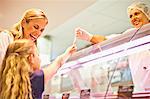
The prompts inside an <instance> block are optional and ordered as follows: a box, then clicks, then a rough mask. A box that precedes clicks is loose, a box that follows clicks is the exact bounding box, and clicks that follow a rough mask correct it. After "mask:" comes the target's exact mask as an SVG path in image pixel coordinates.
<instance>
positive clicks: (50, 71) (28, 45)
mask: <svg viewBox="0 0 150 99" xmlns="http://www.w3.org/2000/svg"><path fill="white" fill-rule="evenodd" d="M75 51H76V46H75V45H72V46H71V47H69V48H68V49H67V50H66V52H65V53H64V54H62V55H60V56H59V57H58V58H57V59H56V60H57V61H54V62H53V63H52V64H50V66H48V67H46V68H44V69H40V59H39V56H38V53H37V49H36V46H35V44H34V43H33V42H31V41H30V40H25V39H22V40H15V41H14V42H13V43H11V44H10V45H9V46H8V49H7V52H6V55H5V57H4V60H3V63H2V66H1V68H0V78H1V80H0V97H1V99H41V95H42V92H43V91H44V83H46V82H47V81H48V80H49V79H50V78H51V77H52V76H53V75H54V74H55V73H56V71H57V70H58V68H60V66H62V64H64V63H65V62H66V60H67V59H68V58H69V57H70V56H71V54H72V53H74V52H75Z"/></svg>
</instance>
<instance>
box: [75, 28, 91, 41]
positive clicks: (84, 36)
mask: <svg viewBox="0 0 150 99" xmlns="http://www.w3.org/2000/svg"><path fill="white" fill-rule="evenodd" d="M75 35H76V37H77V38H78V39H81V40H86V41H90V40H91V39H92V37H93V35H92V34H90V33H89V32H87V31H86V30H84V29H82V28H76V29H75Z"/></svg>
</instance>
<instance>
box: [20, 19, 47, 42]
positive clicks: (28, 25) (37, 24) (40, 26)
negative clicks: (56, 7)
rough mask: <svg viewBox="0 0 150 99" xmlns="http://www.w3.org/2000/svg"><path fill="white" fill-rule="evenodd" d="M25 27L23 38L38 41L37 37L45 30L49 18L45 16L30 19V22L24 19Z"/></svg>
mask: <svg viewBox="0 0 150 99" xmlns="http://www.w3.org/2000/svg"><path fill="white" fill-rule="evenodd" d="M24 21H25V22H24V24H23V25H22V27H23V38H25V39H30V40H32V41H36V40H37V38H38V37H39V36H40V35H41V34H42V32H43V31H44V28H45V26H46V25H47V20H46V19H44V18H38V19H30V20H29V21H28V22H27V21H26V20H24Z"/></svg>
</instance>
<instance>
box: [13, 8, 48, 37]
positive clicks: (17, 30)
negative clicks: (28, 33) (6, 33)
mask: <svg viewBox="0 0 150 99" xmlns="http://www.w3.org/2000/svg"><path fill="white" fill-rule="evenodd" d="M24 19H25V20H26V22H27V23H28V22H30V20H32V19H45V20H47V23H48V19H47V17H46V15H45V14H44V12H43V11H42V10H40V9H28V10H26V11H25V13H24V14H23V16H22V18H21V20H20V21H19V22H18V23H16V24H14V26H13V27H12V28H11V30H10V31H11V32H12V34H13V36H14V39H20V38H23V33H22V32H23V31H22V29H23V28H22V26H21V23H22V21H23V20H24Z"/></svg>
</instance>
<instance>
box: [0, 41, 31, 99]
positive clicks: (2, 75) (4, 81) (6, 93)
mask: <svg viewBox="0 0 150 99" xmlns="http://www.w3.org/2000/svg"><path fill="white" fill-rule="evenodd" d="M33 46H34V43H32V42H31V41H29V40H24V39H21V40H16V41H14V42H13V43H11V44H10V45H9V46H8V49H7V52H6V55H5V58H4V60H3V63H2V66H1V68H0V79H1V80H0V99H32V90H31V83H30V71H31V69H32V68H31V67H30V64H29V61H28V57H29V55H30V54H32V48H33Z"/></svg>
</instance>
